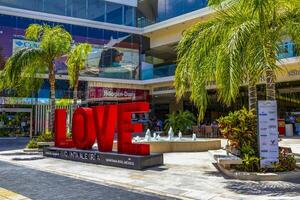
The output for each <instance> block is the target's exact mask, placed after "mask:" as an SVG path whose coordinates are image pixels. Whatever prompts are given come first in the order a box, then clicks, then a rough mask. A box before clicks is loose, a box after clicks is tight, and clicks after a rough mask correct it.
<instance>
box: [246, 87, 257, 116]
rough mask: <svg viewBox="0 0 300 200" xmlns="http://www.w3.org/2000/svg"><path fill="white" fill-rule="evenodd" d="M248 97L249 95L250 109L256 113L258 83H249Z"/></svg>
mask: <svg viewBox="0 0 300 200" xmlns="http://www.w3.org/2000/svg"><path fill="white" fill-rule="evenodd" d="M248 97H249V110H253V112H254V113H256V106H257V90H256V84H251V83H249V85H248Z"/></svg>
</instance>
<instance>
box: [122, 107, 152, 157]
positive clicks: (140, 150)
mask: <svg viewBox="0 0 300 200" xmlns="http://www.w3.org/2000/svg"><path fill="white" fill-rule="evenodd" d="M145 112H149V103H146V102H138V103H124V104H120V105H118V153H124V154H132V155H149V154H150V146H149V145H148V144H132V132H142V124H132V123H131V120H132V119H131V116H132V113H145Z"/></svg>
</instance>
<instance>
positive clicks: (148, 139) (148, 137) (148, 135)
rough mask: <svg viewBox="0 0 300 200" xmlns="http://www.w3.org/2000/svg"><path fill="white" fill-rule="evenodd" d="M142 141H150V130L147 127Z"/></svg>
mask: <svg viewBox="0 0 300 200" xmlns="http://www.w3.org/2000/svg"><path fill="white" fill-rule="evenodd" d="M144 141H146V142H150V141H151V131H150V129H147V131H146V134H145V139H144Z"/></svg>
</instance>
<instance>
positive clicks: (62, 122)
mask: <svg viewBox="0 0 300 200" xmlns="http://www.w3.org/2000/svg"><path fill="white" fill-rule="evenodd" d="M66 119H67V111H66V110H65V109H56V110H55V119H54V126H55V127H54V132H55V136H54V138H55V146H56V147H61V148H72V147H74V144H73V141H72V139H67V136H66V134H67V126H66Z"/></svg>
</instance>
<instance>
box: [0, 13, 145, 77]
mask: <svg viewBox="0 0 300 200" xmlns="http://www.w3.org/2000/svg"><path fill="white" fill-rule="evenodd" d="M32 23H38V24H48V25H51V26H53V25H62V26H64V28H65V29H66V30H67V31H69V32H70V33H71V35H72V37H73V40H74V42H75V43H82V42H87V43H90V44H91V45H92V47H93V50H92V52H91V53H90V54H89V57H88V61H87V63H86V68H85V70H83V71H82V72H81V76H87V77H103V78H119V79H140V74H139V73H140V54H141V53H142V51H143V48H144V47H143V46H142V44H145V42H141V41H143V40H144V37H143V36H141V35H136V34H129V33H125V32H118V31H111V30H104V29H97V28H90V27H83V26H77V25H70V24H58V23H54V22H49V21H41V20H35V19H29V18H23V17H15V16H9V15H0V49H2V52H1V53H2V55H1V56H3V57H4V58H8V57H9V56H11V55H12V54H13V52H15V51H17V50H18V49H20V48H22V47H27V46H31V47H33V48H37V47H39V43H37V42H32V41H27V40H25V39H24V30H25V29H26V28H27V27H28V26H29V25H30V24H32ZM146 46H149V45H146ZM65 61H66V58H61V59H57V60H56V62H55V67H56V73H57V74H62V75H66V74H67V70H66V64H65Z"/></svg>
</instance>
